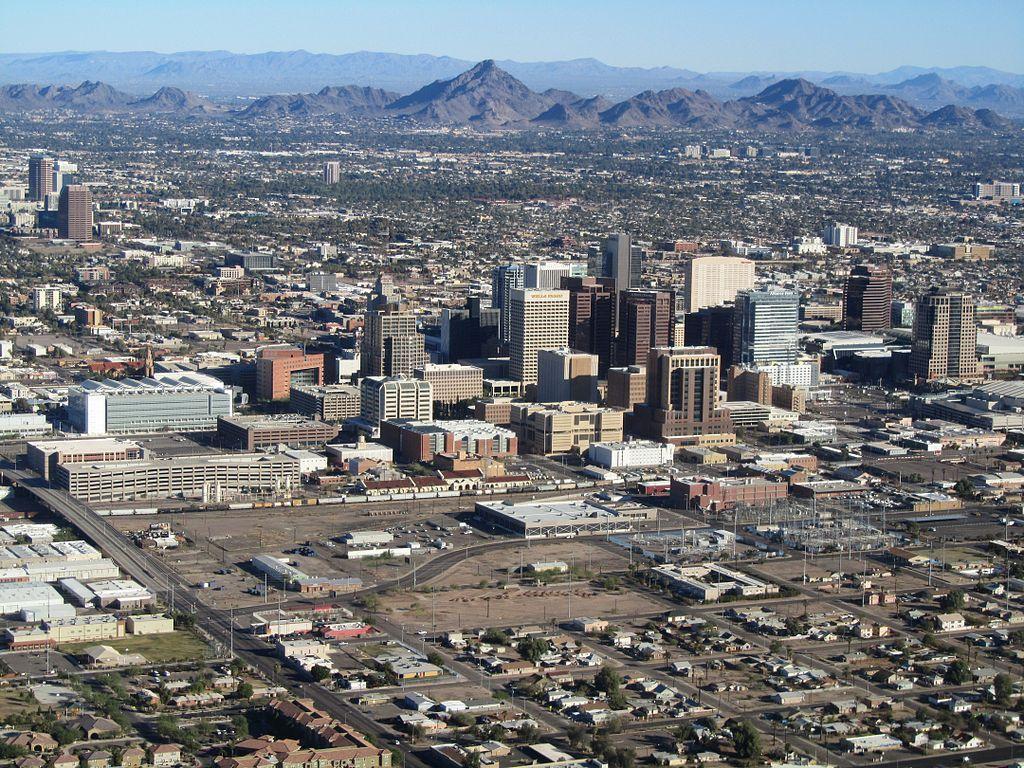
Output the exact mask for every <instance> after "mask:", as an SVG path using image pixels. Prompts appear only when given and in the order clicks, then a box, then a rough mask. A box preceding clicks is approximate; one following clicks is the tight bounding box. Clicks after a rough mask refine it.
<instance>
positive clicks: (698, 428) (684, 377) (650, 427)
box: [633, 347, 735, 444]
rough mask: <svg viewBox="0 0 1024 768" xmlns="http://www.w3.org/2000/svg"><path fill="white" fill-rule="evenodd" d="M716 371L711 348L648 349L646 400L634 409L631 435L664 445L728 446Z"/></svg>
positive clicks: (728, 431) (729, 437) (730, 438)
mask: <svg viewBox="0 0 1024 768" xmlns="http://www.w3.org/2000/svg"><path fill="white" fill-rule="evenodd" d="M720 366H721V358H720V357H719V356H718V354H717V353H716V352H715V350H714V349H713V348H711V347H662V348H657V349H652V350H651V352H650V354H649V356H648V361H647V397H646V400H645V401H644V402H643V403H639V404H637V405H636V406H634V408H633V429H634V431H635V432H636V433H637V434H638V435H640V436H642V437H647V438H650V439H652V440H660V441H662V442H672V443H680V444H682V443H697V444H722V443H729V442H732V441H733V440H734V439H735V436H734V435H733V434H732V425H731V422H730V421H729V417H728V415H727V414H725V413H724V411H723V410H722V409H721V408H720V406H719V394H718V387H719V379H720V376H721V373H720Z"/></svg>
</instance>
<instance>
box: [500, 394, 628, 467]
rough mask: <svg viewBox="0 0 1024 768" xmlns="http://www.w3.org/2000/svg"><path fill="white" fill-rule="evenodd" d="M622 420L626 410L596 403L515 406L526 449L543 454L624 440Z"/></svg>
mask: <svg viewBox="0 0 1024 768" xmlns="http://www.w3.org/2000/svg"><path fill="white" fill-rule="evenodd" d="M622 417H623V412H622V411H619V410H616V409H615V408H605V407H604V406H600V405H594V404H593V403H576V402H565V403H548V404H540V403H512V404H511V424H512V428H513V429H514V430H515V432H516V434H517V435H519V438H520V440H521V446H522V450H523V451H526V452H530V453H539V454H543V455H548V454H553V453H570V452H572V451H574V450H577V451H585V450H586V449H587V448H588V447H589V446H590V444H591V443H606V442H616V441H619V440H622Z"/></svg>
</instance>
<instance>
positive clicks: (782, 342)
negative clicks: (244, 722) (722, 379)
mask: <svg viewBox="0 0 1024 768" xmlns="http://www.w3.org/2000/svg"><path fill="white" fill-rule="evenodd" d="M734 311H735V319H734V322H733V357H734V359H735V362H738V363H793V362H796V355H797V325H798V324H799V318H800V294H799V293H798V292H797V291H789V290H785V289H783V288H766V289H763V290H755V291H741V292H740V293H738V294H737V295H736V307H735V310H734Z"/></svg>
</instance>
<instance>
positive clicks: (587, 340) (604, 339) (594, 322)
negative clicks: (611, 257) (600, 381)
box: [561, 277, 616, 376]
mask: <svg viewBox="0 0 1024 768" xmlns="http://www.w3.org/2000/svg"><path fill="white" fill-rule="evenodd" d="M561 287H562V288H563V289H564V290H567V291H569V346H570V347H572V348H573V349H578V350H580V351H582V352H589V353H591V354H593V355H597V360H598V371H599V374H600V375H601V376H604V375H605V373H606V372H607V371H608V368H609V367H610V366H611V365H612V363H613V362H614V349H615V316H616V311H615V310H616V307H615V283H614V281H613V280H612V279H611V278H607V277H563V278H562V286H561Z"/></svg>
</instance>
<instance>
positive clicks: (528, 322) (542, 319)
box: [509, 288, 569, 386]
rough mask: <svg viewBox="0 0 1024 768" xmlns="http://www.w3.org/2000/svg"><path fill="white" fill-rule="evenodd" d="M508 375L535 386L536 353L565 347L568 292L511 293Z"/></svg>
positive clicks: (531, 290)
mask: <svg viewBox="0 0 1024 768" xmlns="http://www.w3.org/2000/svg"><path fill="white" fill-rule="evenodd" d="M509 324H510V329H509V330H510V333H509V371H510V374H511V376H512V378H513V379H516V380H517V381H520V382H522V383H523V385H524V386H525V385H527V384H536V383H537V353H538V352H539V351H540V350H542V349H557V348H559V347H564V346H566V345H567V344H568V343H569V292H568V291H545V290H542V289H540V288H517V289H515V290H513V291H512V296H511V301H510V307H509Z"/></svg>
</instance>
